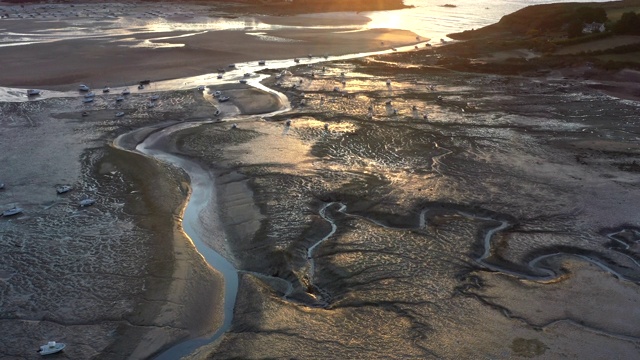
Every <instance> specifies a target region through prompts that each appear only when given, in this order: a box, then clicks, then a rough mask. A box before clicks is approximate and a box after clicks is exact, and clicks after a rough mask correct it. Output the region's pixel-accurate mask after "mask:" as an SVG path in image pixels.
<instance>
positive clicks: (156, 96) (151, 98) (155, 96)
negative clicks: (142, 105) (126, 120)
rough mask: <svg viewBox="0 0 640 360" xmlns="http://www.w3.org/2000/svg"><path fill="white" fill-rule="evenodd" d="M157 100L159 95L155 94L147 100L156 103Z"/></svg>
mask: <svg viewBox="0 0 640 360" xmlns="http://www.w3.org/2000/svg"><path fill="white" fill-rule="evenodd" d="M158 99H160V95H157V94H156V95H153V96H151V97H150V98H149V100H151V101H156V100H158Z"/></svg>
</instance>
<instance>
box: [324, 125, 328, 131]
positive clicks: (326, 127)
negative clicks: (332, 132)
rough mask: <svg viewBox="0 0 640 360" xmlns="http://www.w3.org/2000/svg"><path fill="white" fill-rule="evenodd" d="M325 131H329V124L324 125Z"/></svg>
mask: <svg viewBox="0 0 640 360" xmlns="http://www.w3.org/2000/svg"><path fill="white" fill-rule="evenodd" d="M324 130H325V131H329V123H324Z"/></svg>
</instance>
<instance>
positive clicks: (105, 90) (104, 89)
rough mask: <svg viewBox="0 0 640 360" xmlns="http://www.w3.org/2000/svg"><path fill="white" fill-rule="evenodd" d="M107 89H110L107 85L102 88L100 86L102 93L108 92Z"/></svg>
mask: <svg viewBox="0 0 640 360" xmlns="http://www.w3.org/2000/svg"><path fill="white" fill-rule="evenodd" d="M109 91H111V89H110V88H109V87H108V86H105V87H104V88H102V92H103V93H108V92H109Z"/></svg>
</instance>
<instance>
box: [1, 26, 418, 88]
mask: <svg viewBox="0 0 640 360" xmlns="http://www.w3.org/2000/svg"><path fill="white" fill-rule="evenodd" d="M122 20H123V24H125V27H129V26H130V27H131V28H130V29H129V30H127V31H128V32H129V31H133V33H132V34H129V33H128V34H126V35H118V33H114V34H110V33H105V34H104V37H95V36H92V37H86V38H83V37H78V38H75V37H74V38H71V39H67V40H60V41H54V42H42V43H38V44H33V45H20V46H7V47H0V57H2V58H3V59H4V60H5V61H3V71H2V73H1V74H0V86H10V87H44V88H48V89H69V88H73V87H76V86H77V84H79V83H86V84H88V85H89V86H91V87H102V86H105V85H110V86H116V85H124V84H132V83H136V82H137V81H139V80H141V79H151V80H154V81H155V80H163V79H174V78H181V77H188V76H194V75H202V74H207V73H215V72H216V71H217V69H219V68H226V67H227V65H228V64H230V63H236V62H245V61H258V60H272V59H287V58H294V57H306V56H307V55H309V54H312V55H315V56H324V55H328V56H332V55H344V54H353V53H359V52H370V51H378V50H385V49H390V48H392V47H398V46H403V45H409V44H413V43H415V42H416V34H414V33H412V32H410V31H404V30H394V29H365V30H362V31H357V32H335V31H333V30H332V29H331V28H330V27H329V28H326V29H317V28H314V29H311V28H306V27H298V26H300V25H304V26H306V25H312V24H315V23H317V24H319V25H323V26H327V25H329V26H335V25H337V24H339V25H345V24H354V27H353V28H357V27H358V26H360V24H362V23H364V22H366V21H367V20H366V18H364V17H362V16H359V15H348V16H344V14H341V16H338V17H337V18H336V19H329V18H327V17H326V16H319V17H314V16H309V15H301V16H292V17H260V18H257V19H256V20H257V21H262V22H264V23H268V24H277V25H282V26H284V27H283V28H281V29H278V30H271V31H268V32H266V33H265V34H266V36H267V37H266V38H264V37H260V36H256V34H249V33H247V31H242V30H224V31H205V32H196V31H181V30H175V31H163V32H152V33H150V32H149V31H148V30H145V31H138V30H136V27H137V26H138V27H139V26H140V25H139V24H138V22H139V20H138V19H135V18H133V19H131V21H129V20H127V19H126V18H125V19H122ZM133 20H135V22H134V21H133ZM65 21H68V22H70V24H71V23H73V21H75V20H74V19H67V20H64V19H62V20H60V22H58V23H56V26H57V27H61V26H64V22H65ZM103 21H104V22H105V24H109V23H111V21H113V20H112V19H107V18H105V19H104V20H103ZM188 21H192V20H188ZM129 22H130V25H127V23H129ZM2 26H3V27H5V28H6V29H7V31H11V32H15V33H21V32H27V33H28V32H30V31H32V30H33V29H34V28H38V29H39V28H43V29H44V30H45V32H46V25H45V26H44V27H43V25H42V23H39V22H38V21H37V20H32V19H23V20H19V21H16V20H2ZM83 26H89V25H88V24H87V25H83ZM149 26H152V25H149ZM151 29H152V28H151ZM154 39H156V40H154ZM136 42H138V43H140V42H144V43H146V44H148V45H149V46H143V47H140V46H130V45H128V43H136ZM154 43H159V45H158V46H155V45H154Z"/></svg>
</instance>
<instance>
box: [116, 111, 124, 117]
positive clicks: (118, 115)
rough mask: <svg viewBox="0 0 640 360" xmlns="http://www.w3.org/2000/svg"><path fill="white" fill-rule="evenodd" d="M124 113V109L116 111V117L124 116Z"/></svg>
mask: <svg viewBox="0 0 640 360" xmlns="http://www.w3.org/2000/svg"><path fill="white" fill-rule="evenodd" d="M123 116H124V113H123V112H122V111H119V112H117V113H116V117H123Z"/></svg>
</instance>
